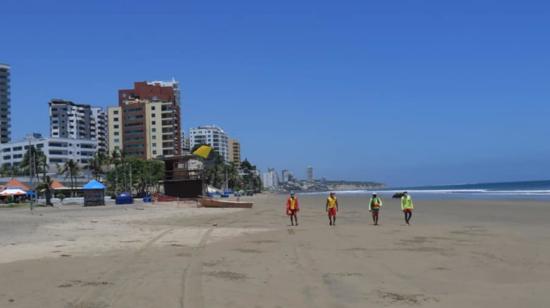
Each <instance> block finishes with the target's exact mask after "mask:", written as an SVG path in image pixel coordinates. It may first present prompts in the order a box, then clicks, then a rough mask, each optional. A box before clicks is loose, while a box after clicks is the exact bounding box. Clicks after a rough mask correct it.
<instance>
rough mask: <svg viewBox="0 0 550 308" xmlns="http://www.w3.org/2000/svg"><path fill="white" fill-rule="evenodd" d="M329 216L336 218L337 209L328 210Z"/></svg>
mask: <svg viewBox="0 0 550 308" xmlns="http://www.w3.org/2000/svg"><path fill="white" fill-rule="evenodd" d="M328 216H332V217H336V208H335V207H333V208H331V209H328Z"/></svg>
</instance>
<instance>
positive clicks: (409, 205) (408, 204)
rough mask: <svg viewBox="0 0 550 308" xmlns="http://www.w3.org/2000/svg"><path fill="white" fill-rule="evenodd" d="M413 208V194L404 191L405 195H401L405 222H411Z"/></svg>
mask: <svg viewBox="0 0 550 308" xmlns="http://www.w3.org/2000/svg"><path fill="white" fill-rule="evenodd" d="M413 209H414V205H413V201H412V199H411V196H409V194H408V193H407V192H403V196H402V197H401V210H402V211H403V213H404V214H405V222H406V223H407V225H409V224H410V221H411V217H412V211H413Z"/></svg>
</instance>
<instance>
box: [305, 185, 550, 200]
mask: <svg viewBox="0 0 550 308" xmlns="http://www.w3.org/2000/svg"><path fill="white" fill-rule="evenodd" d="M403 191H407V192H408V193H409V194H410V195H411V196H414V197H415V199H418V198H420V199H486V200H527V199H528V200H548V201H550V181H524V182H501V183H479V184H463V185H441V186H421V187H396V188H387V189H380V190H376V192H377V193H378V194H380V195H382V196H385V197H391V196H392V195H393V194H395V193H398V192H403ZM372 193H373V191H372V190H348V191H338V192H337V194H342V195H350V194H358V195H366V194H368V195H370V194H372ZM314 194H321V193H314Z"/></svg>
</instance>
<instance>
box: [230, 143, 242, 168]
mask: <svg viewBox="0 0 550 308" xmlns="http://www.w3.org/2000/svg"><path fill="white" fill-rule="evenodd" d="M228 152H229V153H228V154H229V161H230V162H232V163H234V164H235V165H237V166H240V165H241V143H240V142H239V140H237V139H229V141H228Z"/></svg>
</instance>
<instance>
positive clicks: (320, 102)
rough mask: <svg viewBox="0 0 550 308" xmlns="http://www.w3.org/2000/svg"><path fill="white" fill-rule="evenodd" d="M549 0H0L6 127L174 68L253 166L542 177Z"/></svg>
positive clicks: (195, 112) (408, 180)
mask: <svg viewBox="0 0 550 308" xmlns="http://www.w3.org/2000/svg"><path fill="white" fill-rule="evenodd" d="M549 38H550V3H549V2H547V1H531V0H525V1H519V0H518V1H508V0H498V1H497V0H492V1H489V0H475V1H474V0H464V1H441V0H424V1H422V0H415V1H398V0H396V1H381V0H380V1H368V0H362V1H344V0H340V1H322V0H315V1H314V0H303V1H299V0H278V1H257V0H232V1H227V0H210V1H187V0H160V1H139V0H131V1H130V0H126V1H120V0H118V1H117V0H111V1H100V0H97V1H74V0H70V1H69V0H58V1H25V0H16V1H15V0H2V4H1V7H0V63H8V64H10V65H11V67H12V131H13V132H12V137H13V138H14V139H18V138H21V137H23V136H24V135H25V134H27V133H30V132H42V133H43V134H46V135H47V134H48V132H49V128H48V125H49V119H48V104H47V103H48V101H49V100H50V99H52V98H63V99H69V100H73V101H75V102H79V103H88V104H92V105H96V106H109V105H116V104H117V90H118V89H124V88H131V87H132V84H133V82H135V81H143V80H169V79H172V78H176V79H177V80H178V81H179V82H180V85H181V89H182V121H183V126H184V129H185V132H186V133H187V132H188V129H189V128H190V127H194V126H198V125H202V124H216V125H219V126H221V127H223V128H224V129H225V130H226V132H228V133H229V135H230V136H232V137H235V138H237V139H239V140H240V141H241V144H242V152H243V154H244V157H246V158H248V159H249V160H250V161H251V162H252V163H254V164H256V165H258V167H259V168H261V169H263V170H265V169H267V168H268V167H273V168H276V169H277V170H279V171H280V170H281V169H285V168H286V169H289V170H291V171H293V172H294V174H295V175H297V176H298V177H304V176H305V171H306V167H307V166H308V165H311V166H313V168H314V173H315V176H316V177H319V178H320V177H325V178H327V179H342V180H344V179H345V180H365V181H367V180H372V181H379V182H384V183H386V184H387V185H389V186H403V185H435V184H461V183H476V182H497V181H516V180H535V179H550V138H549V136H550V124H549V123H550V121H549V118H550V73H549V72H550V39H549Z"/></svg>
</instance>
